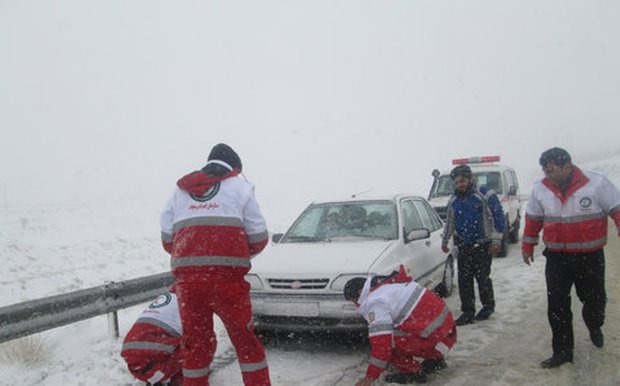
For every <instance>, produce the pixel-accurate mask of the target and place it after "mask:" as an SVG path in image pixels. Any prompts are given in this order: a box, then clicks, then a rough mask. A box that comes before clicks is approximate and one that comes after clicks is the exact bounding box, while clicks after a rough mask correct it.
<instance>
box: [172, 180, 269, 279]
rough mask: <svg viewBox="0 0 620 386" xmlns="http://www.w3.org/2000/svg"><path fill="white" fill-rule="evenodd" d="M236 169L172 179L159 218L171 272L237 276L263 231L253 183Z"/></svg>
mask: <svg viewBox="0 0 620 386" xmlns="http://www.w3.org/2000/svg"><path fill="white" fill-rule="evenodd" d="M237 174H239V170H236V169H235V170H233V171H231V172H230V173H228V174H226V175H224V176H221V177H213V176H209V175H207V174H205V173H203V172H200V171H197V172H193V173H190V174H188V175H186V176H185V177H183V178H181V179H180V180H179V181H178V182H177V189H176V190H175V191H174V192H173V194H172V196H171V197H170V199H169V200H168V202H167V203H166V206H165V208H164V210H163V212H162V215H161V218H160V224H161V235H162V242H163V246H164V249H165V250H166V251H168V252H169V253H170V254H171V255H172V259H171V266H172V272H173V274H174V276H175V277H177V278H180V277H182V278H183V279H185V280H191V279H193V278H200V279H202V280H204V279H205V278H207V277H208V278H209V281H210V282H215V281H218V280H221V281H228V280H231V279H239V278H243V276H244V275H245V274H246V273H247V272H248V271H249V270H250V258H251V256H253V255H256V254H257V253H259V252H260V251H262V250H263V248H265V246H266V245H267V242H268V233H267V226H266V223H265V219H264V218H263V215H262V214H261V211H260V209H259V206H258V203H257V201H256V198H255V196H254V186H253V185H252V184H250V183H249V182H247V181H245V180H243V179H241V178H238V177H237Z"/></svg>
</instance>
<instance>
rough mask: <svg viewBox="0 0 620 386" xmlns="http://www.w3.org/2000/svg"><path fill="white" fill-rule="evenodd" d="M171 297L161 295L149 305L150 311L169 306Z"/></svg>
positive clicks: (167, 294) (166, 294)
mask: <svg viewBox="0 0 620 386" xmlns="http://www.w3.org/2000/svg"><path fill="white" fill-rule="evenodd" d="M171 301H172V296H171V295H170V294H169V293H165V294H161V295H159V296H158V297H157V299H155V301H153V303H151V304H150V305H149V308H150V309H155V308H162V307H165V306H167V305H168V304H170V302H171Z"/></svg>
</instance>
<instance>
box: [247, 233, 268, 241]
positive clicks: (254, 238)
mask: <svg viewBox="0 0 620 386" xmlns="http://www.w3.org/2000/svg"><path fill="white" fill-rule="evenodd" d="M268 238H269V233H268V232H267V231H264V232H261V233H254V234H251V235H250V234H249V235H248V241H249V242H250V243H256V242H259V241H263V240H267V239H268Z"/></svg>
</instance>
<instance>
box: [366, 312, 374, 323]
mask: <svg viewBox="0 0 620 386" xmlns="http://www.w3.org/2000/svg"><path fill="white" fill-rule="evenodd" d="M374 321H375V313H374V312H372V311H370V312H369V313H368V323H372V322H374Z"/></svg>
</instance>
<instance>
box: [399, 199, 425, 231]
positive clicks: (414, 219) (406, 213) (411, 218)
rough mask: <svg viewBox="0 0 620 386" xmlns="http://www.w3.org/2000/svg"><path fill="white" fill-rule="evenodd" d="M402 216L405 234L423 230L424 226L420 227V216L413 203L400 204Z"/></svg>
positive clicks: (408, 201)
mask: <svg viewBox="0 0 620 386" xmlns="http://www.w3.org/2000/svg"><path fill="white" fill-rule="evenodd" d="M402 215H403V228H404V229H405V234H407V233H409V232H411V231H412V230H414V229H421V228H424V226H423V225H422V220H421V219H420V214H419V213H418V211H417V210H416V208H415V206H414V205H413V202H411V201H410V200H407V201H404V202H403V203H402Z"/></svg>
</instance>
